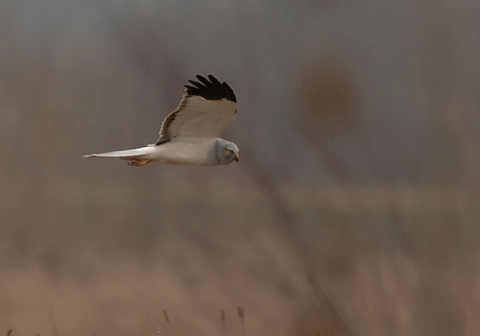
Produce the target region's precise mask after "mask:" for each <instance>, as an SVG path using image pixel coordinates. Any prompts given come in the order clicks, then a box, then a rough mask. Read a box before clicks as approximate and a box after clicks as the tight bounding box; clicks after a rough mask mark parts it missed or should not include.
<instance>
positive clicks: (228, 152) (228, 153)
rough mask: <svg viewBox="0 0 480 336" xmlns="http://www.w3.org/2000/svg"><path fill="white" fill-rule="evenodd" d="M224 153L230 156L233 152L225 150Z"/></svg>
mask: <svg viewBox="0 0 480 336" xmlns="http://www.w3.org/2000/svg"><path fill="white" fill-rule="evenodd" d="M225 153H227V155H232V154H233V151H232V150H230V149H225Z"/></svg>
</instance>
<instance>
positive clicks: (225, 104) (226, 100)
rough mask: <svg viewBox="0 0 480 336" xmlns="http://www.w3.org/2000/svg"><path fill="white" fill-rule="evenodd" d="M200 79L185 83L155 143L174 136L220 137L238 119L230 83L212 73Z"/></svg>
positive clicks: (198, 76) (158, 143) (199, 77)
mask: <svg viewBox="0 0 480 336" xmlns="http://www.w3.org/2000/svg"><path fill="white" fill-rule="evenodd" d="M197 79H198V80H199V81H200V82H195V81H192V80H189V83H191V84H192V85H185V88H186V90H185V91H186V93H185V95H184V96H183V98H182V100H181V101H180V104H179V106H178V107H177V109H176V110H175V111H173V112H172V113H170V114H169V115H168V116H167V117H166V118H165V119H164V120H163V123H162V127H161V128H160V137H159V139H158V140H157V142H156V145H160V144H162V143H165V142H167V141H169V140H170V139H172V138H175V137H198V138H217V137H218V135H219V134H220V132H221V131H222V130H223V129H224V128H225V127H226V126H227V125H228V124H229V123H230V122H232V121H233V120H234V119H235V117H236V114H237V108H236V97H235V94H234V92H233V90H232V89H231V88H230V86H229V85H228V84H227V83H225V82H223V83H220V82H219V81H218V80H217V79H216V78H215V77H213V76H212V75H209V76H208V80H207V79H206V78H205V77H203V76H200V75H197Z"/></svg>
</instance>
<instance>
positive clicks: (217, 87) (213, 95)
mask: <svg viewBox="0 0 480 336" xmlns="http://www.w3.org/2000/svg"><path fill="white" fill-rule="evenodd" d="M196 77H197V79H198V80H199V81H200V83H199V82H195V81H193V80H189V81H188V82H189V83H190V84H192V85H193V86H192V85H184V86H185V88H186V91H187V93H188V94H189V95H191V96H200V97H203V98H205V99H207V100H221V99H227V100H230V101H232V102H235V103H236V102H237V98H236V97H235V93H234V92H233V90H232V88H231V87H230V86H229V85H228V84H227V83H225V82H223V83H220V81H218V79H216V78H215V77H214V76H212V75H208V76H207V77H208V79H207V78H205V77H203V76H201V75H197V76H196Z"/></svg>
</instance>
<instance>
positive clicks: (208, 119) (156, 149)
mask: <svg viewBox="0 0 480 336" xmlns="http://www.w3.org/2000/svg"><path fill="white" fill-rule="evenodd" d="M207 77H208V79H207V78H205V77H203V76H200V75H197V79H198V82H196V81H193V80H189V82H190V84H191V85H185V94H184V95H183V98H182V100H181V101H180V105H178V107H177V109H176V110H175V111H173V112H172V113H170V114H169V115H167V117H166V118H165V119H164V120H163V123H162V126H161V128H160V134H159V138H158V140H157V142H156V143H155V144H151V145H147V146H145V147H140V148H135V149H127V150H120V151H115V152H107V153H100V154H90V155H85V156H84V157H87V158H119V159H121V160H126V161H128V164H129V165H131V166H144V165H146V164H148V163H150V162H152V163H153V162H155V163H163V164H174V165H197V166H215V165H227V164H230V163H232V162H233V161H237V162H238V152H239V149H238V147H237V145H236V144H234V143H233V142H230V141H227V140H224V139H220V138H218V136H219V135H220V132H222V131H223V129H224V128H225V127H226V126H227V125H228V124H229V123H231V122H232V121H233V120H234V119H235V117H236V116H237V99H236V97H235V94H234V93H233V90H232V88H230V86H228V84H227V83H225V82H223V83H220V82H219V81H218V80H217V79H216V78H215V77H213V76H212V75H208V76H207Z"/></svg>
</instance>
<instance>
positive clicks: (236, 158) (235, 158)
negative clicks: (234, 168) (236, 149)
mask: <svg viewBox="0 0 480 336" xmlns="http://www.w3.org/2000/svg"><path fill="white" fill-rule="evenodd" d="M233 159H234V160H235V161H237V162H238V153H237V154H235V156H234V157H233Z"/></svg>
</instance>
